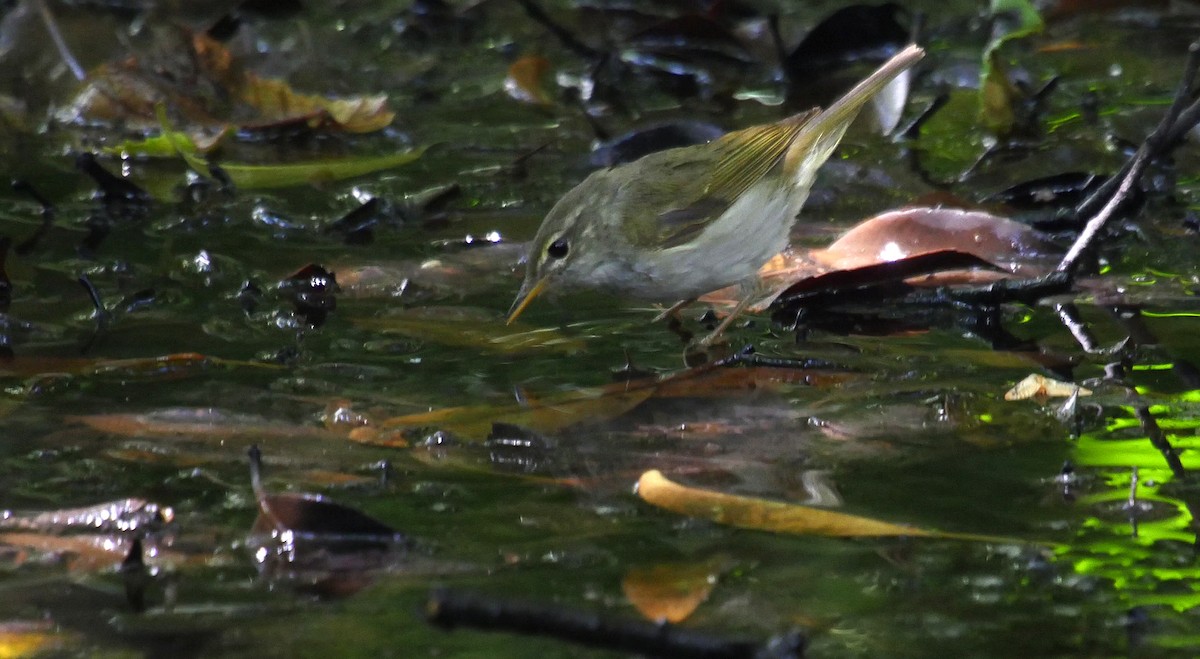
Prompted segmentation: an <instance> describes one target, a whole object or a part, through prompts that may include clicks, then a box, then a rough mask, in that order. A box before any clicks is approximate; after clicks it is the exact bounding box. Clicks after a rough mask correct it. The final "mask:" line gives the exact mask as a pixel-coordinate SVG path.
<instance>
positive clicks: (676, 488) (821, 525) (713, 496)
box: [637, 469, 1019, 543]
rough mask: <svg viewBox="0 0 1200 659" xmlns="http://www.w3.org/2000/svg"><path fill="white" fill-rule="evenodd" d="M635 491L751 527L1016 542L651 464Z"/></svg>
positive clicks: (672, 507)
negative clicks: (744, 488)
mask: <svg viewBox="0 0 1200 659" xmlns="http://www.w3.org/2000/svg"><path fill="white" fill-rule="evenodd" d="M637 493H638V496H640V497H641V498H642V500H644V501H645V502H646V503H649V504H651V505H653V506H657V507H659V508H662V509H664V510H669V511H671V512H673V513H677V514H680V515H686V516H688V517H699V518H701V519H708V520H711V521H713V522H716V523H718V524H725V525H727V526H734V527H737V528H742V529H752V530H755V531H771V532H774V533H791V534H797V535H820V536H829V537H838V538H855V537H882V536H917V537H929V538H947V539H957V540H976V541H981V542H1004V543H1012V542H1019V541H1017V540H1012V539H1007V538H1000V537H993V536H984V535H973V534H965V533H945V532H942V531H934V530H930V529H922V528H917V527H915V526H905V525H901V524H893V523H891V522H884V521H880V520H875V519H870V518H868V517H858V516H856V515H848V514H846V513H839V512H834V511H831V510H822V509H820V508H812V507H809V506H801V505H797V504H791V503H783V502H780V501H769V500H767V499H757V498H753V497H743V496H737V495H733V494H724V493H721V492H713V491H711V490H702V489H699V488H692V487H687V486H684V485H680V484H678V483H674V482H671V481H670V480H667V478H666V477H665V476H663V475H662V472H660V471H658V470H657V469H653V470H650V471H647V472H646V473H644V474H642V477H641V478H640V479H638V484H637Z"/></svg>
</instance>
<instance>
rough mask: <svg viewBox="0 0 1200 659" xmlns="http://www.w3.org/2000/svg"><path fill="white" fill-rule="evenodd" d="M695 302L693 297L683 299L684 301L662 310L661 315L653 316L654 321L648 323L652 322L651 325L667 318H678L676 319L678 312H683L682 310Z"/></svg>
mask: <svg viewBox="0 0 1200 659" xmlns="http://www.w3.org/2000/svg"><path fill="white" fill-rule="evenodd" d="M695 301H696V298H694V297H689V298H687V299H685V300H680V301H678V302H676V303H675V304H672V305H671V306H670V307H668V308H667V309H664V310H663V311H662V313H660V314H658V315H657V316H655V317H654V320H652V321H650V322H652V323H661V322H662V321H664V320H666V319H668V318H678V317H679V312H680V311H683V308H684V307H686V306H687V305H689V304H691V303H693V302H695Z"/></svg>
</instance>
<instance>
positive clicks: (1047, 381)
mask: <svg viewBox="0 0 1200 659" xmlns="http://www.w3.org/2000/svg"><path fill="white" fill-rule="evenodd" d="M1091 395H1092V390H1091V389H1085V388H1083V387H1081V386H1079V385H1077V384H1075V383H1073V382H1062V381H1060V380H1053V379H1051V378H1048V377H1046V376H1044V375H1038V374H1037V373H1032V374H1030V375H1029V376H1028V377H1026V378H1025V379H1024V380H1021V381H1020V382H1018V383H1017V384H1015V385H1013V388H1012V389H1009V390H1008V391H1007V392H1005V394H1004V400H1028V399H1030V398H1032V399H1034V400H1038V401H1042V402H1044V401H1046V400H1047V399H1050V398H1069V397H1071V396H1091Z"/></svg>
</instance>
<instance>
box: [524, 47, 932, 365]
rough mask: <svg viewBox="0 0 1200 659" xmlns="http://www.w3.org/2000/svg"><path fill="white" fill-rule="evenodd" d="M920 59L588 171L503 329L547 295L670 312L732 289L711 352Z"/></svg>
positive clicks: (541, 242) (562, 208) (538, 248)
mask: <svg viewBox="0 0 1200 659" xmlns="http://www.w3.org/2000/svg"><path fill="white" fill-rule="evenodd" d="M924 55H925V52H924V51H923V50H922V49H921V48H920V47H918V46H916V45H909V46H908V47H906V48H904V49H903V50H901V51H900V52H898V53H897V54H896V55H895V56H893V57H892V58H891V59H889V60H888V61H887V62H885V63H884V64H883V65H882V66H880V67H879V68H878V69H877V70H876V71H875V72H874V73H872V74H871V75H870V76H868V77H867V78H866V79H864V80H863V81H862V82H860V83H858V84H857V85H855V86H854V88H853V89H851V90H850V91H849V92H847V93H846V94H845V95H844V96H842V97H841V98H840V99H838V100H837V101H834V103H833V104H831V105H830V106H829V108H828V109H826V110H821V109H819V108H814V109H811V110H808V111H806V112H801V113H800V114H796V115H793V116H791V117H788V118H786V119H783V120H781V121H778V122H776V123H772V124H763V125H759V126H751V127H749V128H745V129H743V130H739V131H735V132H731V133H728V134H726V135H724V136H723V137H720V138H718V139H715V140H713V141H711V142H708V143H707V144H700V145H695V146H687V147H681V148H676V149H668V150H666V151H659V152H657V153H652V154H650V155H647V156H645V157H643V158H640V159H639V160H636V161H634V162H631V163H627V164H624V165H619V166H616V167H610V168H607V169H603V170H599V171H596V172H593V173H592V174H591V175H590V176H588V177H587V178H586V179H584V180H583V182H582V183H580V184H579V185H577V186H575V188H573V189H572V190H571V191H569V192H567V193H566V194H565V195H563V197H562V199H560V200H559V201H558V203H557V204H555V205H554V207H553V208H552V209H551V210H550V213H549V214H547V215H546V219H545V220H543V221H542V225H541V227H540V228H539V229H538V231H537V235H536V236H535V237H534V239H533V243H532V245H531V247H530V252H529V255H528V258H527V260H526V272H525V281H524V283H522V284H521V290H520V291H519V292H518V293H517V297H516V300H514V301H513V304H512V308H511V309H510V310H509V314H508V322H509V323H511V322H512V321H513V320H514V319H516V317H517V316H519V315H520V314H521V312H522V311H524V310H525V307H527V306H528V305H529V303H530V302H531V301H533V299H534V298H536V297H537V296H538V295H540V294H541V293H543V292H544V291H546V290H567V289H571V288H579V287H587V288H595V289H601V290H606V291H609V292H612V293H615V294H618V295H622V296H626V297H630V298H635V299H639V300H645V301H652V302H660V303H665V304H671V303H675V304H674V306H672V307H671V310H669V311H673V310H676V309H679V308H681V307H682V306H684V305H685V304H688V303H690V302H691V301H693V300H695V299H696V298H698V297H700V296H701V295H703V294H705V293H709V292H711V291H715V290H717V289H719V288H724V287H726V286H730V285H732V284H738V285H740V289H741V291H740V294H741V301H740V302H739V303H738V305H737V307H736V308H735V309H734V311H733V312H732V313H730V315H729V316H727V317H726V318H725V320H724V321H723V322H722V323H721V325H719V326H718V327H717V328H716V330H715V331H714V332H713V333H712V334H710V335H709V336H707V337H705V338H704V339H702V340H701V341H700V344H701V345H708V344H709V343H711V342H712V341H713V340H715V339H716V338H717V337H718V336H720V334H721V333H722V332H723V331H724V329H725V328H726V327H728V325H729V323H730V322H731V321H732V320H733V319H734V318H735V317H736V316H737V315H738V314H739V313H741V312H742V311H744V310H745V308H746V307H747V306H748V305H749V303H750V302H751V301H752V300H753V299H754V298H755V291H756V290H757V288H758V286H757V282H758V278H757V272H758V269H759V268H760V267H761V266H762V265H763V264H764V263H766V262H767V261H768V260H770V259H771V257H773V256H775V255H776V254H778V253H779V252H781V251H783V249H784V248H785V247H787V245H788V234H789V233H790V231H791V227H792V224H793V223H794V222H795V220H796V216H797V214H798V213H799V212H800V208H801V206H803V205H804V201H805V200H806V199H807V198H808V192H809V189H810V188H811V187H812V183H813V179H814V177H815V176H816V173H817V170H818V169H819V168H820V167H821V165H822V164H824V163H825V161H826V160H827V159H828V158H829V156H830V154H832V153H833V150H834V148H835V147H836V146H837V144H838V141H840V140H841V139H842V135H843V134H845V132H846V128H847V127H848V126H849V125H850V123H851V122H853V121H854V118H855V117H856V116H858V112H859V110H860V109H862V107H863V105H865V104H866V103H867V102H868V101H869V100H870V99H871V98H872V97H873V96H875V94H877V93H878V92H879V91H880V90H882V89H883V88H884V87H885V86H886V85H887V84H888V83H889V82H890V81H891V80H892V79H893V78H895V77H896V76H897V75H899V74H900V73H902V72H903V71H905V70H907V69H908V68H909V67H911V66H912V65H913V64H915V63H916V62H917V61H918V60H920V59H921V58H922V57H923V56H924Z"/></svg>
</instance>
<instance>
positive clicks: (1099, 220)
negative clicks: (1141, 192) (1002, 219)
mask: <svg viewBox="0 0 1200 659" xmlns="http://www.w3.org/2000/svg"><path fill="white" fill-rule="evenodd" d="M1147 144H1149V141H1147V142H1146V144H1143V145H1142V148H1140V149H1138V152H1137V155H1136V156H1134V159H1133V160H1132V161H1131V162H1132V163H1133V164H1132V166H1131V167H1130V168H1129V172H1128V173H1127V174H1126V175H1125V178H1124V179H1122V180H1121V185H1120V187H1118V188H1117V191H1116V192H1115V193H1113V196H1112V197H1111V198H1110V199H1109V200H1108V203H1107V204H1105V205H1104V208H1101V209H1100V212H1099V213H1096V215H1095V216H1093V217H1092V219H1090V220H1088V223H1087V226H1085V227H1084V228H1083V231H1081V232H1079V237H1078V238H1076V239H1075V242H1074V244H1072V245H1071V249H1070V250H1068V251H1067V255H1066V256H1064V257H1063V259H1062V261H1060V262H1059V264H1058V267H1057V268H1055V271H1057V272H1065V273H1067V274H1068V275H1070V276H1071V277H1074V276H1075V274H1076V272H1077V271H1078V267H1079V259H1080V258H1081V257H1082V256H1083V255H1084V253H1085V252H1086V251H1087V250H1088V249H1089V248H1090V247H1091V246H1092V244H1093V243H1094V242H1095V240H1096V237H1097V236H1098V235H1099V234H1100V232H1101V231H1103V230H1104V227H1105V225H1107V224H1108V221H1109V220H1110V219H1112V216H1113V215H1114V214H1115V213H1116V212H1117V208H1118V207H1119V206H1120V205H1121V204H1122V203H1124V202H1125V198H1126V197H1128V196H1129V192H1130V191H1131V190H1132V189H1133V186H1134V184H1135V183H1136V182H1137V181H1138V179H1140V178H1141V177H1142V172H1144V171H1145V170H1146V166H1147V165H1148V164H1149V163H1150V157H1149V156H1150V150H1149V149H1147V148H1146V146H1147Z"/></svg>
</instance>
